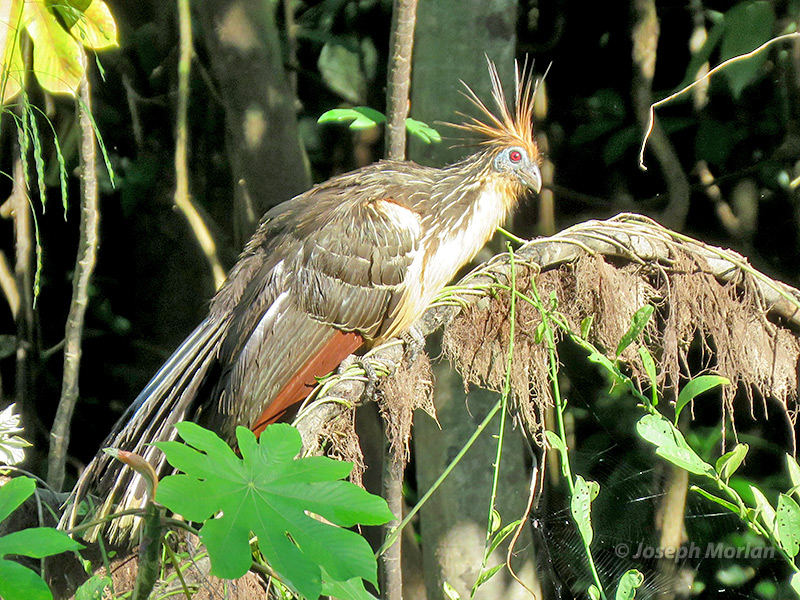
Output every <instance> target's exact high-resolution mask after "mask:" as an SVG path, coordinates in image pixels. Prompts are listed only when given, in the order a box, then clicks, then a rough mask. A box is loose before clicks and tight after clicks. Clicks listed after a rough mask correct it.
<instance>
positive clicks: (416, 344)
mask: <svg viewBox="0 0 800 600" xmlns="http://www.w3.org/2000/svg"><path fill="white" fill-rule="evenodd" d="M400 339H401V340H403V344H405V347H406V356H407V357H408V362H409V364H411V363H413V362H414V361H415V360H417V357H418V356H419V355H420V353H421V352H422V351H423V350H424V349H425V336H424V335H423V334H422V331H420V329H419V326H417V325H416V324H415V325H412V326H411V327H410V328H409V329H408V330H407V331H404V332H403V333H402V334H400Z"/></svg>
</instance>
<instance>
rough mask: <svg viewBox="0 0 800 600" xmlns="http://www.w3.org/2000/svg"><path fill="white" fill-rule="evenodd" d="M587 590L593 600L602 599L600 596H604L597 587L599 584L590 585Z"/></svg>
mask: <svg viewBox="0 0 800 600" xmlns="http://www.w3.org/2000/svg"><path fill="white" fill-rule="evenodd" d="M586 591H587V592H588V594H589V598H591V600H600V598H602V595H601V594H600V590H599V589H597V586H596V585H595V584H592V585H590V586H589V589H587V590H586Z"/></svg>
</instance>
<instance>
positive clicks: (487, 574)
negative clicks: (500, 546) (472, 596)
mask: <svg viewBox="0 0 800 600" xmlns="http://www.w3.org/2000/svg"><path fill="white" fill-rule="evenodd" d="M505 566H506V563H504V562H501V563H500V564H499V565H495V566H493V567H490V568H488V569H486V570H485V571H484V572H483V573H481V574H480V576H479V577H478V580H477V581H476V582H475V585H474V586H473V587H472V589H474V590H477V589H478V588H479V587H480V586H482V585H483V584H484V583H486V582H487V581H489V580H490V579H491V578H492V577H494V576H495V575H496V574H497V572H498V571H500V570H501V569H502V568H503V567H505Z"/></svg>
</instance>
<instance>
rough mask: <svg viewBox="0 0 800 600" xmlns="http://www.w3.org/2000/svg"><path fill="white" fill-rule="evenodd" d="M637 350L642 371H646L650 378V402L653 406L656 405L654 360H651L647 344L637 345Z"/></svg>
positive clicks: (656, 374) (656, 389)
mask: <svg viewBox="0 0 800 600" xmlns="http://www.w3.org/2000/svg"><path fill="white" fill-rule="evenodd" d="M637 350H638V352H639V358H641V359H642V366H643V367H644V372H645V373H647V378H648V379H649V380H650V393H651V402H652V403H653V406H658V382H657V380H658V373H657V371H656V362H655V361H654V360H653V355H652V354H650V350H648V349H647V346H639V348H637Z"/></svg>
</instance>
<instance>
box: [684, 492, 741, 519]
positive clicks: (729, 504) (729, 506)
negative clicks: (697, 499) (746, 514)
mask: <svg viewBox="0 0 800 600" xmlns="http://www.w3.org/2000/svg"><path fill="white" fill-rule="evenodd" d="M689 489H691V490H692V491H694V492H697V493H698V494H700V495H701V496H703V497H704V498H707V499H709V500H711V501H712V502H716V503H717V504H719V505H720V506H724V507H725V508H727V509H728V510H729V511H731V512H733V513H736V514H739V507H738V506H736V505H735V504H733V503H732V502H728V501H727V500H725V499H724V498H720V497H719V496H715V495H714V494H712V493H710V492H707V491H706V490H704V489H703V488H701V487H698V486H696V485H693V486H692V487H691V488H689Z"/></svg>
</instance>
